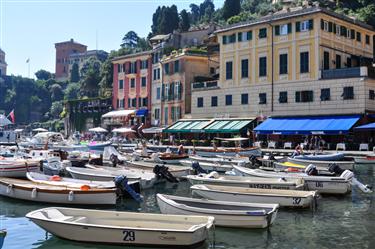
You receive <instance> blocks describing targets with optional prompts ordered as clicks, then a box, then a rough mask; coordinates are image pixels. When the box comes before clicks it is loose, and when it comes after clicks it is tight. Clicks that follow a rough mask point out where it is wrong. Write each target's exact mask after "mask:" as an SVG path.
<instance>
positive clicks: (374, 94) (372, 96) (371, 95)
mask: <svg viewBox="0 0 375 249" xmlns="http://www.w3.org/2000/svg"><path fill="white" fill-rule="evenodd" d="M368 98H369V99H372V100H374V99H375V91H374V90H369V91H368Z"/></svg>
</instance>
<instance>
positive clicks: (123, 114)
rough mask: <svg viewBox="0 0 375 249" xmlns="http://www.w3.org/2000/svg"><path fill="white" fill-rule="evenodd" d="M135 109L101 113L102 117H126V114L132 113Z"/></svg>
mask: <svg viewBox="0 0 375 249" xmlns="http://www.w3.org/2000/svg"><path fill="white" fill-rule="evenodd" d="M134 113H135V110H117V111H110V112H107V113H106V114H104V115H102V118H119V117H127V116H128V115H131V114H134Z"/></svg>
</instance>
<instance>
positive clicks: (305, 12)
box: [215, 6, 375, 33]
mask: <svg viewBox="0 0 375 249" xmlns="http://www.w3.org/2000/svg"><path fill="white" fill-rule="evenodd" d="M319 12H321V13H324V14H327V15H330V16H333V17H336V18H339V19H342V20H345V21H347V22H350V23H352V24H355V25H358V26H361V27H362V28H365V29H369V30H371V31H375V30H374V28H373V27H372V26H371V25H368V24H366V23H364V22H361V21H358V20H354V19H352V18H350V17H348V16H345V15H343V14H338V13H336V12H333V11H331V10H328V9H325V8H321V7H318V6H313V7H308V8H302V9H299V10H296V11H291V12H282V13H281V12H276V13H274V14H270V15H267V16H263V17H260V18H258V19H254V20H250V21H245V22H240V23H235V24H232V25H228V26H226V27H224V28H222V29H219V30H217V31H216V32H215V33H222V32H226V31H229V30H232V29H238V28H245V27H249V26H254V25H258V24H263V23H268V22H271V21H278V20H283V19H289V18H291V17H298V16H304V15H310V14H314V13H319Z"/></svg>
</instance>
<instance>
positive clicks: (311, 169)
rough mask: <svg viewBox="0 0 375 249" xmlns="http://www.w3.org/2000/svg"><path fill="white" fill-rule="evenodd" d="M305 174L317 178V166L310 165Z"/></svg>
mask: <svg viewBox="0 0 375 249" xmlns="http://www.w3.org/2000/svg"><path fill="white" fill-rule="evenodd" d="M305 173H306V174H307V175H309V176H316V175H318V170H317V169H316V166H315V165H313V164H309V166H307V167H306V169H305Z"/></svg>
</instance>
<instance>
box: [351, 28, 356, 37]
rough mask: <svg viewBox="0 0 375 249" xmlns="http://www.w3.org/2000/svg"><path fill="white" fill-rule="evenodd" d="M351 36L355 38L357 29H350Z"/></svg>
mask: <svg viewBox="0 0 375 249" xmlns="http://www.w3.org/2000/svg"><path fill="white" fill-rule="evenodd" d="M350 38H351V39H355V30H354V29H351V30H350Z"/></svg>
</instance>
